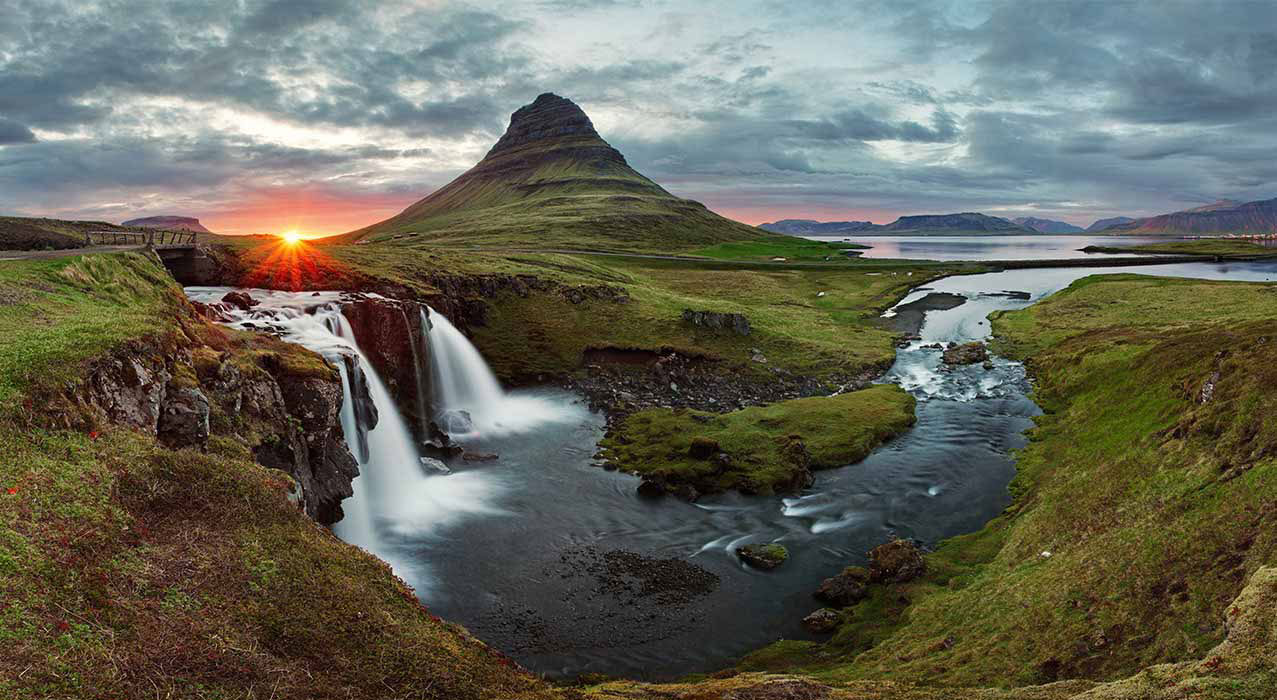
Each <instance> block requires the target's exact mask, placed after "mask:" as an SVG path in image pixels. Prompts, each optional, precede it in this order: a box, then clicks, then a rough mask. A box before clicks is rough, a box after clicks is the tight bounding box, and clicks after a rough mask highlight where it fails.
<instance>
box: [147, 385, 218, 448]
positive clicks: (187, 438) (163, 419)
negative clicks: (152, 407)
mask: <svg viewBox="0 0 1277 700" xmlns="http://www.w3.org/2000/svg"><path fill="white" fill-rule="evenodd" d="M208 415H209V407H208V397H207V396H205V395H204V392H202V391H200V390H199V389H196V388H191V387H175V386H173V385H172V383H170V384H169V386H168V388H167V390H166V391H165V394H164V403H163V408H162V410H161V411H160V417H159V421H158V423H157V425H156V435H157V436H158V437H159V439H160V441H161V442H163V443H164V444H165V445H167V446H169V447H173V448H182V447H197V448H202V447H204V445H205V444H206V443H207V442H208Z"/></svg>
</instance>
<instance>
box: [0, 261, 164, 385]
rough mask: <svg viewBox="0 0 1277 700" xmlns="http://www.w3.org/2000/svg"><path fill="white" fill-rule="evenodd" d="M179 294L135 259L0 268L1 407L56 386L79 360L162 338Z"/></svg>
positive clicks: (149, 264) (78, 367)
mask: <svg viewBox="0 0 1277 700" xmlns="http://www.w3.org/2000/svg"><path fill="white" fill-rule="evenodd" d="M182 303H183V300H182V297H181V290H180V289H178V288H177V285H176V284H174V283H173V281H172V278H170V277H169V276H168V274H167V273H165V272H164V270H163V268H161V267H159V265H158V264H157V263H154V262H153V261H151V260H149V259H147V258H145V257H143V255H142V254H140V253H129V254H120V255H94V256H81V257H71V258H60V259H57V260H44V261H23V262H8V263H4V264H2V265H0V403H8V402H11V401H12V400H13V398H14V397H15V396H16V395H17V394H18V393H20V392H23V391H25V390H27V389H29V388H31V387H32V386H33V385H34V384H37V383H39V384H45V385H50V386H55V385H59V384H61V383H64V382H66V381H69V380H71V379H73V378H75V377H77V376H78V375H79V373H80V372H82V371H83V369H84V363H85V361H86V360H88V359H91V358H94V357H97V356H100V355H101V354H103V353H104V352H105V351H107V350H108V349H110V348H112V347H115V346H117V345H119V344H120V343H122V342H124V341H126V340H131V339H138V338H143V337H147V338H151V339H153V340H164V337H167V336H169V335H170V331H171V325H169V324H166V323H164V322H163V321H162V319H164V318H166V317H171V316H173V315H175V314H176V312H177V309H178V308H180V305H181V304H182Z"/></svg>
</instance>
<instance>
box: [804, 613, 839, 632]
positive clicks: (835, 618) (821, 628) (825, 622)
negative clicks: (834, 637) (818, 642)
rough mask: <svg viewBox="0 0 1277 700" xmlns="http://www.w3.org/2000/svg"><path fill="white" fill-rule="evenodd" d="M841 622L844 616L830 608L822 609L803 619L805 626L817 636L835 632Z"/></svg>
mask: <svg viewBox="0 0 1277 700" xmlns="http://www.w3.org/2000/svg"><path fill="white" fill-rule="evenodd" d="M841 622H842V616H841V615H839V614H838V611H837V610H831V609H830V608H821V609H819V610H817V611H816V612H814V613H812V614H810V615H808V616H807V617H804V618H803V626H804V627H806V628H807V629H809V630H811V631H812V632H816V633H817V634H822V633H827V632H833V631H834V630H835V629H837V628H838V624H839V623H841Z"/></svg>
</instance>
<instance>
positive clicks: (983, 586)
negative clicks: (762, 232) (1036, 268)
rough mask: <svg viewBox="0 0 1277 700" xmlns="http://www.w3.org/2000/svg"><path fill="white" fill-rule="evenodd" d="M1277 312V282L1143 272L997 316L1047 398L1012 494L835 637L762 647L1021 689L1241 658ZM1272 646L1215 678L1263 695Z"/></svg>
mask: <svg viewBox="0 0 1277 700" xmlns="http://www.w3.org/2000/svg"><path fill="white" fill-rule="evenodd" d="M1274 319H1277V288H1275V287H1273V286H1271V285H1264V284H1247V283H1227V282H1209V281H1196V280H1179V279H1175V280H1172V279H1158V278H1148V277H1141V276H1135V275H1113V276H1102V277H1092V278H1086V279H1083V280H1079V281H1078V282H1076V283H1075V284H1074V285H1072V286H1071V287H1069V288H1068V289H1066V290H1064V291H1062V292H1060V293H1059V294H1057V295H1055V296H1053V297H1051V298H1049V299H1047V300H1045V301H1043V302H1041V303H1039V304H1037V305H1034V306H1031V307H1029V308H1027V309H1025V310H1022V311H1016V312H1010V313H1003V314H998V315H995V319H994V329H995V333H996V334H997V341H996V344H995V347H996V348H997V349H998V350H999V351H1000V352H1003V353H1005V354H1008V355H1010V356H1012V357H1016V358H1022V359H1026V360H1027V361H1028V363H1029V366H1030V368H1031V370H1032V374H1033V375H1034V377H1035V378H1036V384H1035V391H1034V396H1035V398H1036V400H1037V401H1038V402H1039V404H1040V405H1041V406H1042V407H1043V409H1044V410H1045V411H1046V413H1045V415H1044V416H1042V417H1041V418H1039V419H1038V421H1037V423H1038V425H1037V427H1036V428H1034V429H1033V431H1032V432H1031V434H1030V438H1031V442H1030V444H1029V446H1028V447H1027V448H1025V449H1024V450H1022V451H1021V452H1020V454H1019V455H1018V459H1017V468H1018V472H1017V476H1016V478H1015V480H1014V482H1013V484H1012V493H1013V495H1014V497H1015V500H1014V503H1013V505H1012V506H1010V507H1009V508H1008V509H1007V511H1006V512H1005V514H1004V515H1002V516H1001V517H999V518H998V519H996V520H994V521H993V522H991V523H990V524H989V525H988V526H987V527H986V528H985V529H984V530H982V531H980V532H977V533H974V534H971V535H967V536H964V537H959V538H955V539H953V540H949V541H947V542H945V543H943V544H942V545H941V546H940V547H939V550H938V551H937V552H935V553H933V554H931V555H928V563H929V571H928V573H927V575H926V576H925V577H924V578H922V579H919V580H917V581H915V582H911V583H909V584H905V585H903V586H900V587H898V588H896V589H894V590H891V591H889V592H878V593H877V594H875V595H874V596H872V597H871V598H870V599H868V600H866V601H865V602H863V603H861V604H860V605H859V606H857V607H856V608H853V609H851V610H850V611H849V612H847V613H845V615H846V616H847V620H848V622H847V623H846V624H845V625H844V626H843V627H842V628H841V629H840V630H839V632H838V633H837V635H836V636H835V638H834V640H833V641H832V642H831V643H829V644H827V645H813V644H806V643H793V642H786V643H782V644H779V645H775V646H773V647H770V648H768V649H765V650H763V651H761V652H759V653H758V654H755V655H754V656H752V657H751V658H750V659H748V660H747V661H746V663H745V665H744V667H745V668H770V669H777V668H788V669H793V668H796V667H797V668H803V669H804V670H806V671H807V672H809V673H811V674H813V675H814V676H815V677H818V678H820V679H822V680H825V681H829V682H835V683H836V682H842V681H851V680H867V679H878V680H892V681H902V682H915V683H925V684H928V685H935V684H941V685H951V686H961V687H966V686H1001V687H1013V686H1021V685H1027V684H1034V683H1044V682H1049V681H1052V680H1055V679H1060V678H1087V679H1093V680H1102V681H1108V680H1116V679H1121V678H1124V677H1126V676H1129V675H1131V674H1135V673H1137V672H1138V671H1140V669H1143V668H1146V667H1151V666H1154V665H1156V664H1163V663H1173V662H1181V663H1182V665H1181V666H1177V667H1174V668H1175V670H1174V671H1173V672H1171V671H1169V670H1167V669H1164V671H1163V673H1165V675H1164V676H1159V675H1157V674H1154V676H1153V678H1165V679H1168V680H1170V681H1174V682H1175V683H1185V685H1186V686H1192V685H1197V684H1198V681H1192V682H1189V681H1188V679H1189V678H1191V677H1193V675H1194V674H1197V675H1210V672H1209V668H1210V667H1211V666H1213V665H1218V664H1223V661H1214V662H1212V661H1210V659H1211V658H1212V657H1211V656H1210V654H1212V648H1214V647H1215V646H1216V645H1217V644H1219V643H1220V642H1221V640H1223V638H1224V636H1225V634H1226V631H1227V629H1228V626H1226V625H1225V624H1224V621H1225V620H1226V619H1229V618H1230V617H1231V616H1233V615H1236V614H1238V613H1237V612H1234V608H1232V607H1230V606H1232V605H1233V601H1234V599H1235V598H1237V596H1238V595H1239V594H1240V593H1241V592H1242V590H1243V587H1244V586H1245V585H1246V584H1247V582H1253V581H1255V577H1256V576H1258V575H1259V574H1258V573H1257V572H1259V571H1260V570H1261V567H1264V566H1272V565H1274V564H1277V534H1274V533H1277V529H1275V528H1274V527H1273V525H1274V524H1275V523H1277V506H1274V504H1277V459H1275V455H1277V447H1274V445H1277V419H1275V418H1273V416H1275V415H1277V410H1275V409H1277V405H1275V404H1277V398H1274V397H1277V369H1274V365H1273V364H1272V363H1271V362H1270V361H1268V360H1266V359H1265V358H1268V357H1270V356H1271V347H1272V346H1271V343H1272V342H1274V340H1275V339H1277V320H1274ZM1207 387H1209V388H1207ZM1265 581H1267V579H1265ZM1268 583H1271V582H1268ZM1266 585H1267V584H1266ZM1265 591H1266V592H1265V593H1263V595H1264V596H1271V595H1272V594H1273V590H1272V589H1271V587H1269V588H1267V589H1265ZM905 601H907V602H905ZM1264 615H1265V616H1264V617H1263V619H1262V620H1261V621H1260V622H1261V623H1262V625H1267V626H1268V629H1270V630H1274V631H1277V626H1274V623H1273V617H1272V614H1271V611H1266V612H1265V613H1264ZM1274 638H1277V635H1275V637H1274ZM1264 644H1270V645H1271V641H1263V642H1261V643H1255V642H1254V640H1250V641H1248V642H1247V643H1246V644H1245V645H1233V646H1231V647H1230V649H1231V651H1232V652H1233V653H1235V654H1237V655H1238V656H1237V657H1236V658H1235V661H1233V662H1230V664H1229V665H1228V666H1229V668H1231V669H1232V672H1233V673H1234V678H1232V679H1231V680H1230V681H1229V682H1228V683H1219V684H1210V685H1212V690H1211V691H1210V692H1209V693H1204V694H1202V695H1200V697H1263V696H1262V695H1260V694H1256V693H1258V692H1259V689H1260V688H1263V687H1265V686H1263V683H1266V682H1268V681H1270V680H1271V679H1272V678H1273V675H1272V669H1273V667H1274V662H1277V658H1275V657H1274V656H1273V655H1272V648H1271V646H1269V647H1265V646H1264ZM1265 654H1267V656H1265ZM1193 660H1199V661H1201V663H1204V664H1207V670H1206V671H1203V669H1202V666H1201V663H1194V662H1193ZM1221 675H1223V674H1222V673H1221ZM1145 680H1147V678H1146V679H1145ZM1200 680H1201V679H1199V681H1200ZM1135 685H1139V684H1135ZM1201 687H1204V686H1201ZM1229 688H1231V689H1232V691H1229V692H1236V693H1237V694H1236V695H1229V694H1228V692H1226V691H1227V690H1228V689H1229ZM1114 692H1115V693H1116V691H1114ZM1139 692H1140V693H1149V692H1150V691H1149V689H1148V687H1147V686H1144V687H1142V688H1141V689H1140V691H1139ZM1113 696H1114V697H1158V696H1157V695H1155V694H1132V695H1117V694H1115V695H1113ZM1097 697H1109V695H1097ZM1174 697H1181V696H1178V695H1176V696H1174ZM1182 697H1196V696H1194V695H1191V694H1190V695H1184V696H1182Z"/></svg>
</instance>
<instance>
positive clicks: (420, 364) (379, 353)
mask: <svg viewBox="0 0 1277 700" xmlns="http://www.w3.org/2000/svg"><path fill="white" fill-rule="evenodd" d="M421 310H422V309H421V305H420V304H418V303H417V302H414V301H404V300H401V299H392V298H389V297H385V296H380V295H375V296H374V295H355V296H353V297H352V298H351V300H350V301H349V302H347V303H344V304H342V313H343V314H345V316H346V319H347V320H348V321H350V326H351V330H353V331H354V332H355V339H356V341H357V342H358V343H359V347H360V348H362V349H363V353H364V357H366V358H368V362H370V363H371V364H372V366H373V368H374V369H376V370H377V376H378V377H380V378H381V380H382V381H383V382H385V384H386V388H387V389H389V390H390V395H391V396H393V397H395V400H396V402H397V403H398V404H399V408H400V410H401V411H402V412H403V414H404V418H405V419H406V420H407V422H408V424H409V425H410V426H413V428H414V429H415V430H416V431H417V432H418V433H419V435H421V436H422V437H425V433H426V432H428V428H427V426H428V424H429V422H430V419H431V417H432V416H433V415H434V409H433V407H432V406H430V404H429V400H428V397H429V396H431V395H432V392H431V389H430V372H429V371H428V369H427V368H429V367H430V357H429V352H430V348H429V344H428V343H427V342H426V334H427V329H426V328H425V327H423V324H422V319H421Z"/></svg>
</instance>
